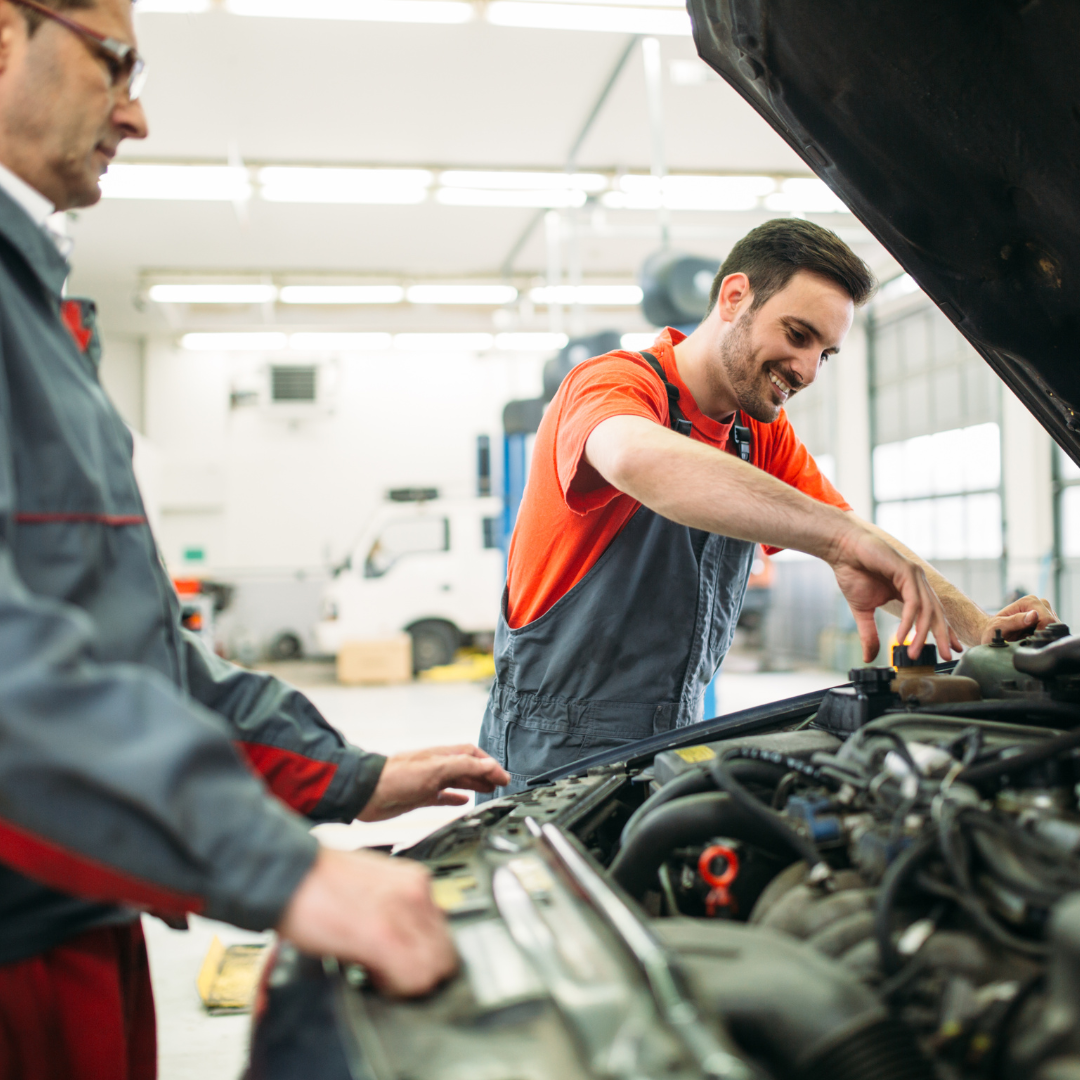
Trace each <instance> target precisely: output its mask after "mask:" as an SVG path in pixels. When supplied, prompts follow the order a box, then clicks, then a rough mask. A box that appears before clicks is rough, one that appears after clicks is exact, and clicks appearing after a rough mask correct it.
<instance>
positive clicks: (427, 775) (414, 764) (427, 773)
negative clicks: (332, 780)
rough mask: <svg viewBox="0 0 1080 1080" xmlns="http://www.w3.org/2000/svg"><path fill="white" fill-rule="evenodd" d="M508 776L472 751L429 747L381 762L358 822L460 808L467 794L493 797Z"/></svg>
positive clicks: (466, 747)
mask: <svg viewBox="0 0 1080 1080" xmlns="http://www.w3.org/2000/svg"><path fill="white" fill-rule="evenodd" d="M509 783H510V774H509V773H508V772H507V771H506V770H505V769H504V768H503V767H502V766H501V765H500V764H499V763H498V762H497V761H495V759H494V758H491V757H488V755H487V754H485V753H484V751H483V750H481V749H480V748H479V747H478V746H472V745H471V744H469V743H464V744H462V745H460V746H432V747H429V748H428V749H426V750H412V751H409V752H408V753H404V754H394V755H393V757H390V758H387V760H386V764H385V765H384V766H383V771H382V775H381V776H380V777H379V783H378V785H377V786H376V788H375V791H374V793H373V794H372V796H371V798H370V799H369V800H368V804H367V805H366V806H365V807H364V809H363V810H362V811H361V813H360V814H359V818H360V820H361V821H383V820H385V819H386V818H391V817H396V816H397V815H398V814H404V813H405V811H406V810H415V809H416V808H417V807H418V806H464V805H465V804H466V803H467V802H468V801H469V797H468V795H465V794H463V793H462V792H461V791H448V790H447V788H464V789H465V790H467V791H483V792H485V793H486V792H490V791H494V790H495V789H496V788H497V787H499V786H501V785H505V784H509Z"/></svg>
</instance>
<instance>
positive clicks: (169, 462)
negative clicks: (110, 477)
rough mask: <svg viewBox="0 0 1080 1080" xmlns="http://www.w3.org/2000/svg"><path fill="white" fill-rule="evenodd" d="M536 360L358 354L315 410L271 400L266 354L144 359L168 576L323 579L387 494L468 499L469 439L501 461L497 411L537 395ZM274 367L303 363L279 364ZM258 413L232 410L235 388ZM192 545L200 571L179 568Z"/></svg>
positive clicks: (330, 372)
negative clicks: (309, 572) (272, 573)
mask: <svg viewBox="0 0 1080 1080" xmlns="http://www.w3.org/2000/svg"><path fill="white" fill-rule="evenodd" d="M542 360H543V357H535V356H528V357H525V356H521V355H494V354H488V355H486V356H483V357H474V356H456V357H455V356H427V355H409V354H399V353H386V354H367V355H354V356H345V357H340V358H337V359H335V360H333V361H328V362H326V364H325V366H324V367H322V368H321V373H320V377H322V376H323V375H325V376H326V377H325V379H324V380H323V386H324V389H325V393H324V394H323V400H322V401H321V402H320V404H319V405H318V406H274V405H270V404H268V403H267V401H266V398H267V394H266V383H267V377H266V372H267V367H268V363H267V358H265V357H261V356H246V355H243V354H232V355H217V354H209V353H193V352H184V351H182V350H180V349H178V348H177V347H175V346H174V345H173V344H172V343H170V342H150V343H149V345H148V347H147V350H146V362H145V368H144V376H145V396H144V414H145V433H146V436H147V438H148V440H149V441H150V443H151V444H152V445H153V447H154V448H155V449H156V451H157V455H158V459H159V463H160V473H159V481H158V483H159V498H160V515H161V517H160V520H161V526H160V532H159V536H158V539H159V543H160V545H161V548H162V551H163V554H164V556H165V559H166V562H167V563H168V564H169V567H170V569H171V570H172V571H173V572H200V573H214V574H228V573H232V572H239V573H241V574H243V573H245V572H265V571H268V570H281V571H291V570H296V569H300V568H308V569H318V568H323V567H326V566H327V565H328V564H330V563H331V562H332V561H336V560H339V559H340V558H342V556H343V555H344V554H346V553H347V551H348V549H349V547H350V545H351V543H352V541H353V540H354V539H355V538H356V536H357V535H358V534H359V533H360V531H361V530H362V528H363V526H364V523H365V521H366V520H367V518H368V516H369V515H370V514H371V513H372V512H373V510H374V509H375V507H376V506H377V505H378V503H379V502H380V501H381V500H382V499H383V498H384V495H385V492H386V490H387V489H388V488H392V487H406V486H424V487H428V486H431V487H438V488H440V489H441V490H442V491H443V492H444V493H445V494H447V495H469V494H472V493H473V492H474V491H475V485H476V438H477V436H478V435H481V434H487V435H489V436H491V440H492V456H493V458H494V459H495V463H496V464H497V463H498V460H499V457H500V446H501V442H500V439H501V430H502V423H501V418H502V409H503V406H504V405H505V403H506V402H507V401H509V400H511V399H513V398H518V397H534V396H536V395H537V394H538V393H539V392H540V369H541V364H542ZM274 362H275V363H304V362H308V361H307V360H305V359H303V358H299V359H298V358H291V357H285V356H277V357H274ZM250 389H255V390H257V392H258V393H259V395H260V400H259V402H258V403H257V404H253V405H252V404H249V405H241V406H239V407H235V408H233V407H231V406H230V395H231V393H232V392H233V391H236V390H250ZM196 548H197V549H201V550H202V551H203V552H204V554H205V559H204V561H201V562H192V561H185V558H184V552H185V550H190V549H196Z"/></svg>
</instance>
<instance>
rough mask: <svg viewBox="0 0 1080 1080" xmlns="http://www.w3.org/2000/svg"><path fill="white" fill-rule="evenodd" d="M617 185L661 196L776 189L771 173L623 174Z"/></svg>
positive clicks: (755, 194)
mask: <svg viewBox="0 0 1080 1080" xmlns="http://www.w3.org/2000/svg"><path fill="white" fill-rule="evenodd" d="M619 188H620V190H622V191H625V192H628V193H630V194H634V193H638V192H650V193H654V192H663V193H664V194H665V195H724V196H729V197H740V198H745V197H746V196H748V195H749V196H752V197H753V198H755V199H757V198H760V197H761V196H762V195H768V194H769V193H770V192H772V191H775V190H776V181H775V180H773V178H772V177H771V176H694V175H681V176H680V175H675V176H664V177H659V176H651V175H650V174H648V173H627V174H626V175H625V176H622V177H620V178H619Z"/></svg>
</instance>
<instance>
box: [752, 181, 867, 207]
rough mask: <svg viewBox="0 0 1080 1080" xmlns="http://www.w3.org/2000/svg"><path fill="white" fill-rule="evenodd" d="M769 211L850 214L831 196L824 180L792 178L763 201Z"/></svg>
mask: <svg viewBox="0 0 1080 1080" xmlns="http://www.w3.org/2000/svg"><path fill="white" fill-rule="evenodd" d="M765 205H766V206H767V207H768V208H769V209H770V210H787V211H789V212H790V213H794V214H850V213H851V211H850V210H849V209H848V208H847V207H846V206H845V205H844V203H843V202H842V201H841V200H840V199H839V198H838V197H837V196H836V195H834V194H833V191H832V189H831V188H830V187H829V186H828V184H826V183H825V181H824V180H818V179H817V178H816V177H805V178H804V177H792V178H791V179H789V180H785V181H784V182H783V183H782V184H781V185H780V190H779V191H778V192H777V193H776V194H775V195H770V196H769V197H768V198H767V199H766V200H765Z"/></svg>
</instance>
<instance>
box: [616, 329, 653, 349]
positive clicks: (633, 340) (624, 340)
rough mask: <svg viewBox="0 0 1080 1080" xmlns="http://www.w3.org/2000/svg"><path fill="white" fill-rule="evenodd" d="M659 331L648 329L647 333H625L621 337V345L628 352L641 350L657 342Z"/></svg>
mask: <svg viewBox="0 0 1080 1080" xmlns="http://www.w3.org/2000/svg"><path fill="white" fill-rule="evenodd" d="M658 332H659V331H656V330H648V331H646V332H645V333H641V334H638V333H635V334H623V336H622V337H621V338H619V345H620V347H621V348H623V349H625V350H626V351H627V352H641V350H642V349H648V348H650V347H651V346H653V345H655V344H656V336H657V334H658Z"/></svg>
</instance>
